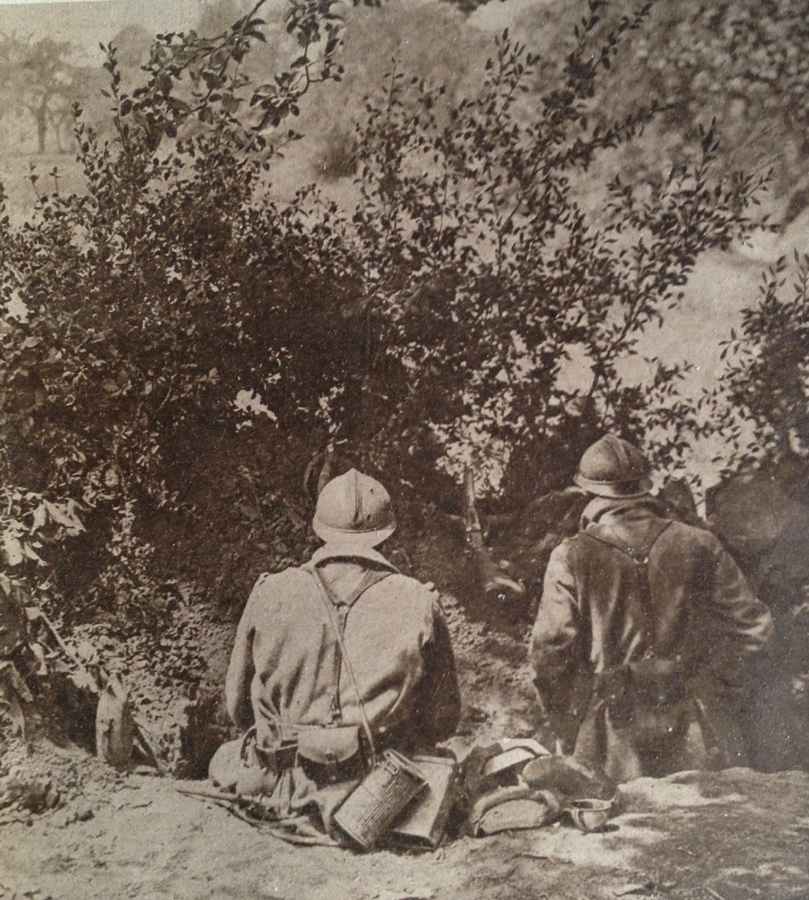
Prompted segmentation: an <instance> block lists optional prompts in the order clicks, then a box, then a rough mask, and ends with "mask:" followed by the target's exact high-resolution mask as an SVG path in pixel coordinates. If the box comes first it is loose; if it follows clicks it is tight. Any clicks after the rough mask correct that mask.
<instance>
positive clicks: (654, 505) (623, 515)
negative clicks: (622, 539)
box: [580, 494, 666, 531]
mask: <svg viewBox="0 0 809 900" xmlns="http://www.w3.org/2000/svg"><path fill="white" fill-rule="evenodd" d="M665 517H666V507H665V506H664V505H663V504H662V503H661V502H660V501H659V500H655V498H654V497H652V496H650V495H649V494H644V496H643V497H635V498H633V499H627V498H612V497H595V498H594V499H593V500H591V501H590V502H589V503H588V504H587V506H585V507H584V511H583V512H582V514H581V522H580V528H581V530H582V531H584V530H585V529H586V528H587V526H588V525H595V524H599V525H609V526H612V527H614V528H619V529H620V528H622V527H623V528H631V527H632V526H633V525H640V524H645V523H648V521H649V520H650V519H659V518H665Z"/></svg>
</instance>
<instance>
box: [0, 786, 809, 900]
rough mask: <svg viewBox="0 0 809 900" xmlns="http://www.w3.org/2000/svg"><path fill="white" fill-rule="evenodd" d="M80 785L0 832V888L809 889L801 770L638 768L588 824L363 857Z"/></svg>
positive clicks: (331, 891) (187, 896) (146, 891)
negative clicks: (617, 798) (612, 814)
mask: <svg viewBox="0 0 809 900" xmlns="http://www.w3.org/2000/svg"><path fill="white" fill-rule="evenodd" d="M82 771H83V770H82ZM88 772H89V769H88ZM86 789H87V791H88V792H87V793H86V794H85V796H83V797H82V799H81V800H76V801H71V802H70V803H68V804H67V805H66V806H65V807H64V808H63V809H60V810H58V811H56V812H46V813H44V814H43V815H40V816H36V817H34V818H33V820H32V824H30V825H27V826H26V825H25V824H22V823H20V822H12V823H9V824H7V825H6V826H4V827H3V828H2V829H0V858H2V859H3V865H4V868H3V870H2V873H0V896H2V897H3V898H4V900H9V898H12V897H13V898H19V900H21V898H23V897H36V898H39V900H45V898H47V897H50V898H53V900H85V898H86V897H87V895H88V894H91V895H97V896H105V897H115V898H119V897H130V896H131V897H141V898H150V900H151V898H160V897H165V898H170V900H214V898H215V900H221V898H223V897H233V898H237V897H256V898H261V897H272V898H280V900H293V898H305V900H405V898H409V900H456V898H457V897H459V896H462V897H465V898H466V900H514V898H518V900H519V898H524V900H528V898H531V900H539V898H542V897H547V898H551V897H552V898H554V900H581V898H582V897H587V898H589V900H608V898H615V897H630V898H632V897H643V896H646V897H663V896H665V897H668V898H672V900H709V898H712V900H716V897H717V896H719V897H722V898H724V900H762V898H767V900H792V898H795V900H797V898H799V897H804V896H806V894H807V892H809V861H808V860H809V855H807V852H806V851H807V846H809V844H808V843H807V842H808V841H809V775H807V774H805V773H800V772H785V773H779V774H777V775H761V774H758V773H755V772H752V771H751V770H748V769H731V770H728V771H726V772H721V773H694V772H689V773H680V774H679V775H676V776H672V777H670V778H667V779H662V780H654V779H640V780H638V781H636V782H632V783H630V784H629V785H626V786H625V787H624V792H625V795H626V799H627V810H626V812H624V813H622V814H621V815H619V816H618V817H616V818H615V819H613V820H612V821H611V822H610V823H609V825H608V826H607V828H606V829H605V830H604V831H603V832H601V833H597V834H581V833H579V832H578V831H576V830H575V829H574V828H572V827H571V826H570V824H569V823H568V822H564V821H563V822H561V823H559V824H557V825H553V826H549V827H545V828H541V829H537V830H531V831H515V832H510V833H508V832H507V833H503V834H499V835H494V836H492V837H488V838H462V839H459V840H457V841H454V842H453V843H450V844H448V845H446V846H444V847H442V848H440V849H439V850H437V851H435V852H423V853H409V854H397V853H392V852H388V851H380V852H376V853H372V854H369V855H365V856H358V855H355V854H353V853H350V852H348V851H344V850H337V849H333V848H324V847H307V848H294V847H291V846H289V845H287V844H284V843H282V842H280V841H278V840H276V839H274V838H272V837H270V836H269V835H267V834H266V833H263V832H262V831H260V830H259V829H256V828H253V827H251V826H250V825H248V824H246V823H245V822H243V821H240V820H239V819H237V818H235V817H234V816H232V815H231V814H230V813H228V812H227V811H226V810H224V809H222V808H220V807H218V806H217V805H216V804H214V803H211V802H208V801H200V800H196V799H193V798H190V797H186V796H182V795H180V794H179V793H178V792H177V791H176V788H175V783H173V782H171V781H170V780H168V779H158V778H147V777H142V776H137V775H130V776H126V777H125V778H120V779H119V778H115V779H113V781H111V782H109V781H108V782H106V783H105V782H103V781H102V782H100V783H99V784H98V785H97V786H92V787H91V786H90V785H86ZM75 811H82V815H75V814H74V813H75ZM3 891H5V893H3Z"/></svg>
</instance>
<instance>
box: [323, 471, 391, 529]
mask: <svg viewBox="0 0 809 900" xmlns="http://www.w3.org/2000/svg"><path fill="white" fill-rule="evenodd" d="M312 527H313V528H314V531H315V534H316V535H317V536H318V537H319V538H321V539H322V540H324V541H326V542H327V543H329V544H348V545H352V546H355V547H356V546H361V547H376V546H377V544H381V543H382V542H383V541H384V540H386V539H387V538H389V537H390V536H391V535H392V534H393V532H394V531H395V530H396V522H395V520H394V517H393V509H392V507H391V502H390V494H389V493H388V492H387V491H386V490H385V488H384V487H383V486H382V485H381V484H380V483H379V482H378V481H377V480H376V479H375V478H371V477H370V476H369V475H363V474H362V472H358V471H357V470H356V469H350V470H349V471H348V472H346V473H345V474H344V475H338V476H337V478H333V479H332V480H331V481H330V482H328V484H326V486H325V487H324V488H323V490H322V491H321V492H320V495H319V496H318V498H317V506H316V508H315V517H314V520H313V522H312Z"/></svg>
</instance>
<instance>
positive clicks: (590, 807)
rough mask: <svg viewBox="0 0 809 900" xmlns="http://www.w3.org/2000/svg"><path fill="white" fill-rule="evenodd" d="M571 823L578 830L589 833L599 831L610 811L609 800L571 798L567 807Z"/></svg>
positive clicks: (610, 804)
mask: <svg viewBox="0 0 809 900" xmlns="http://www.w3.org/2000/svg"><path fill="white" fill-rule="evenodd" d="M567 811H568V813H570V818H571V819H572V820H573V824H574V825H575V826H576V828H578V829H579V831H582V832H584V834H589V833H590V832H592V831H601V829H602V828H603V827H604V826H605V825H606V824H607V820H608V819H609V817H610V814H611V813H612V801H611V800H573V801H572V802H571V803H570V805H569V806H568V808H567Z"/></svg>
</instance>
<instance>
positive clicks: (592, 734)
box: [530, 495, 772, 781]
mask: <svg viewBox="0 0 809 900" xmlns="http://www.w3.org/2000/svg"><path fill="white" fill-rule="evenodd" d="M616 545H617V546H616ZM618 547H621V548H622V549H618ZM626 551H628V552H626ZM633 555H634V558H633ZM636 560H639V561H641V562H640V564H639V563H638V562H636ZM644 582H645V583H644ZM771 634H772V618H771V616H770V613H769V610H768V609H767V608H766V607H765V606H764V604H762V603H760V602H759V601H758V600H756V599H755V598H754V597H753V596H752V594H751V593H750V591H749V589H748V586H747V584H746V582H745V579H744V577H743V575H742V573H741V572H740V571H739V569H738V567H737V566H736V564H735V562H734V561H733V559H732V558H731V557H730V556H729V554H728V553H727V552H726V551H725V550H724V548H723V547H722V545H721V544H720V542H719V541H718V540H717V539H716V537H714V535H712V534H711V533H710V532H709V531H707V530H704V529H700V528H696V527H693V526H690V525H686V524H683V523H681V522H676V521H670V520H668V519H667V518H666V515H665V511H664V509H663V507H662V506H661V505H659V504H658V503H657V502H656V501H654V500H653V499H652V498H651V497H649V496H648V495H647V496H644V497H641V498H636V499H631V500H627V499H620V500H617V499H605V498H595V499H594V500H592V501H591V503H590V504H589V505H588V506H587V507H586V509H585V510H584V513H583V515H582V520H581V529H580V531H579V533H578V534H577V535H575V536H574V537H571V538H568V539H566V540H564V541H563V542H562V543H561V544H560V545H559V546H558V547H557V548H556V549H555V550H554V551H553V553H552V554H551V558H550V562H549V565H548V568H547V571H546V574H545V581H544V586H543V592H542V598H541V600H540V604H539V609H538V613H537V617H536V621H535V624H534V628H533V634H532V639H531V650H530V653H531V662H532V666H533V669H534V673H535V684H536V687H537V690H538V692H539V696H540V701H541V705H542V707H543V709H544V711H545V714H546V716H547V719H548V721H549V722H550V723H551V724H552V725H554V726H555V727H556V730H557V732H558V733H560V735H561V736H562V737H563V738H566V739H567V740H568V742H569V743H570V744H573V746H574V748H575V755H576V756H577V757H578V758H580V759H581V760H582V761H583V762H586V763H588V764H590V765H595V766H599V767H601V768H603V769H604V770H605V771H606V773H607V774H608V775H610V776H611V777H613V778H615V779H616V780H618V781H626V780H628V779H630V778H634V777H639V776H641V775H654V776H660V775H665V774H668V773H670V772H674V771H679V770H683V769H689V768H707V767H717V766H726V765H740V764H744V762H745V753H744V747H743V745H742V741H741V735H740V732H739V729H738V723H737V718H738V711H739V703H740V702H741V699H742V688H743V683H744V676H745V669H746V667H747V665H748V662H749V660H750V659H752V658H753V657H755V656H758V655H760V654H761V653H762V651H763V650H764V648H765V646H766V645H767V643H768V641H769V639H770V637H771ZM642 660H646V661H648V660H653V661H663V662H662V663H660V662H654V663H653V664H654V665H656V666H658V667H661V666H670V667H671V669H672V671H673V672H674V675H673V676H672V677H668V676H666V677H667V678H668V684H664V683H663V682H665V681H666V678H663V679H662V680H661V685H658V687H660V688H661V689H660V691H659V692H658V694H657V696H656V697H654V698H651V699H650V698H649V697H648V696H646V695H645V694H644V696H643V697H640V696H639V695H638V693H637V691H635V692H634V693H633V688H632V686H631V684H630V680H631V679H627V678H624V677H623V675H624V674H626V673H629V672H630V670H632V669H634V668H636V667H637V664H638V663H639V662H640V661H642ZM646 664H647V663H643V665H646ZM675 680H676V682H677V684H676V685H675V684H674V681H675ZM605 685H606V688H604V686H605ZM672 687H674V689H672ZM602 688H603V689H602Z"/></svg>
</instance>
